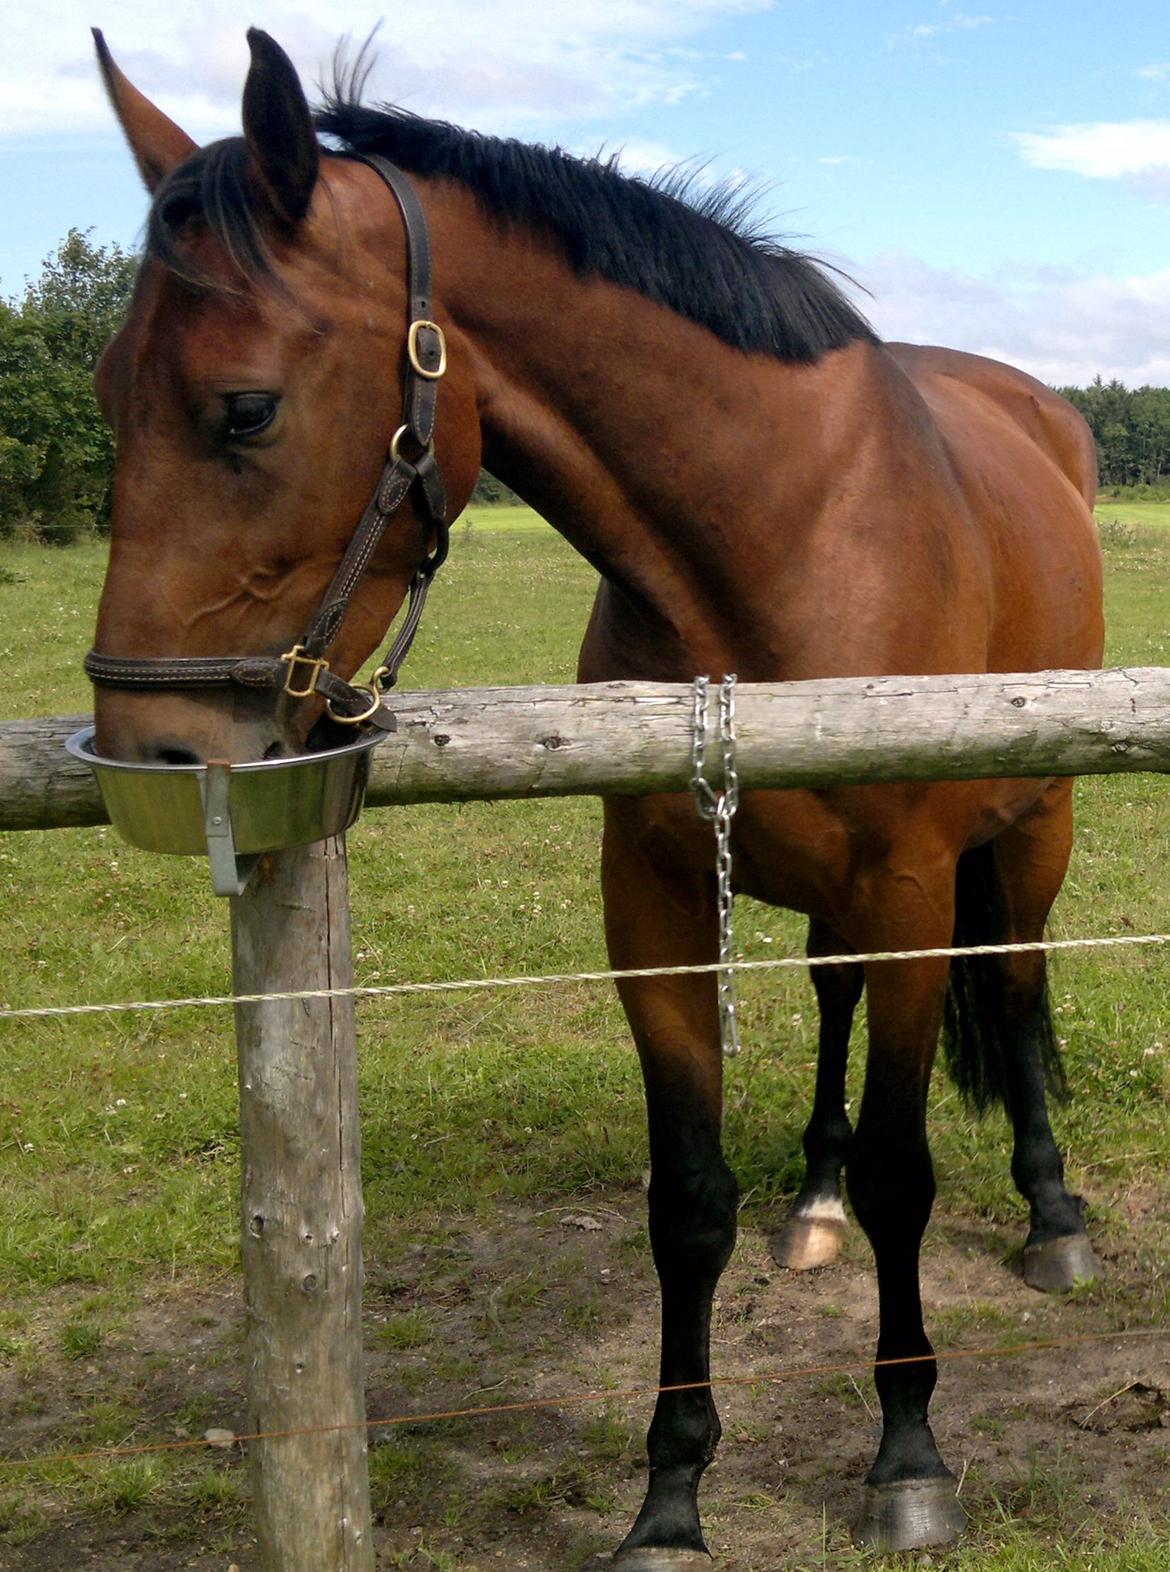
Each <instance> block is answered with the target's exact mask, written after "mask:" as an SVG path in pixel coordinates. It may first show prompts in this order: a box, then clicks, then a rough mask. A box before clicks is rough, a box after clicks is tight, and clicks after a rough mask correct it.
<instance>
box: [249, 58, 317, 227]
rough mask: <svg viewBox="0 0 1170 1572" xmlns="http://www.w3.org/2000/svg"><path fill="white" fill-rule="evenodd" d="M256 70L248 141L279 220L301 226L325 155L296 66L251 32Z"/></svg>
mask: <svg viewBox="0 0 1170 1572" xmlns="http://www.w3.org/2000/svg"><path fill="white" fill-rule="evenodd" d="M248 48H249V49H250V50H251V51H252V66H251V69H250V70H249V72H248V80H247V81H246V82H245V84H244V136H245V137H246V138H247V142H248V147H249V148H250V150H251V153H252V158H253V161H254V163H255V165H256V172H257V174H258V175H259V178H260V184H261V186H262V187H263V190H264V194H265V196H266V197H267V198H268V201H269V203H270V204H271V206H272V208H273V210H274V212H275V213H276V216H277V218H278V219H280V220H281V221H282V222H283V223H285V224H288V225H290V226H291V225H295V224H299V223H300V221H301V219H302V218H304V216H305V214H306V213H307V212H308V211H309V203H310V202H311V201H312V199H313V187H314V186H315V185H316V183H317V172H318V169H319V168H320V163H321V154H320V150H319V148H318V146H317V138H316V135H315V133H314V131H313V121H312V117H311V115H310V114H309V105H308V103H307V102H306V100H305V92H304V89H303V88H302V86H301V82H300V78H299V77H298V76H297V73H296V71H295V69H294V67H293V63H292V61H291V60H290V59H289V57H288V56H287V55H286V54H285V52H284V50H283V49H282V48H281V47H280V45H279V44H277V43H276V42H275V41H274V40H273V39H271V38H269V36H268V34H267V33H264V32H261V30H260V29H259V28H258V27H250V28H249V29H248Z"/></svg>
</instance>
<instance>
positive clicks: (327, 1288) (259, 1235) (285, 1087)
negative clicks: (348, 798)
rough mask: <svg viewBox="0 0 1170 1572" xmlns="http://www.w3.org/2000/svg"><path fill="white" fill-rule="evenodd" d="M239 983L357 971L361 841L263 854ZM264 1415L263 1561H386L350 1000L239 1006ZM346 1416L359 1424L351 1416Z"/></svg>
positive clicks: (280, 983)
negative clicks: (371, 1441)
mask: <svg viewBox="0 0 1170 1572" xmlns="http://www.w3.org/2000/svg"><path fill="white" fill-rule="evenodd" d="M231 904H232V960H233V975H234V982H235V989H236V992H237V993H279V992H281V991H284V990H289V989H313V988H344V987H349V986H351V984H352V981H353V955H352V946H351V941H350V924H349V892H348V878H347V871H346V860H345V840H344V837H342V836H338V837H336V838H335V839H333V840H329V841H323V842H319V843H318V844H317V845H315V846H304V847H296V848H294V849H293V850H291V851H284V852H279V853H274V854H272V855H270V856H268V857H265V858H264V859H263V861H262V862H261V865H260V867H259V868H258V869H257V871H256V874H255V876H254V877H253V879H252V882H251V884H250V885H249V886H248V888H247V889H246V890H245V891H244V893H243V894H242V895H239V896H235V897H234V898H233V899H232V903H231ZM236 1036H237V1044H238V1049H239V1071H240V1135H241V1144H242V1170H243V1182H242V1197H241V1206H242V1210H241V1232H242V1239H243V1268H244V1292H245V1298H246V1301H247V1307H248V1352H247V1357H248V1423H249V1428H250V1429H251V1430H253V1431H261V1432H262V1431H277V1432H279V1431H294V1432H302V1433H298V1434H292V1435H284V1436H280V1437H274V1438H273V1439H272V1440H269V1441H254V1442H251V1443H249V1448H248V1450H249V1456H250V1461H251V1475H252V1489H253V1494H254V1499H255V1516H256V1522H257V1525H258V1529H259V1537H260V1557H261V1567H262V1568H263V1572H373V1568H374V1545H373V1537H372V1533H371V1528H370V1486H369V1469H368V1461H367V1432H366V1430H365V1428H364V1420H365V1396H364V1388H363V1360H362V1331H361V1308H362V1245H361V1229H362V1192H361V1173H360V1161H361V1137H360V1133H359V1124H358V1097H357V1051H356V1033H355V1028H354V1005H353V1000H352V999H300V1000H278V999H272V1000H266V1001H264V1002H263V1003H260V1004H240V1005H237V1006H236ZM339 1426H348V1427H349V1428H345V1429H341V1428H337V1427H339Z"/></svg>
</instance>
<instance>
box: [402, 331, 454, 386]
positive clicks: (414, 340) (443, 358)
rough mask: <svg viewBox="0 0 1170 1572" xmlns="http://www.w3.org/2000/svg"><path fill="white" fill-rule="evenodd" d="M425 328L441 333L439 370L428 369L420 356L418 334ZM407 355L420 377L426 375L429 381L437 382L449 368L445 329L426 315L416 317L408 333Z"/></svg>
mask: <svg viewBox="0 0 1170 1572" xmlns="http://www.w3.org/2000/svg"><path fill="white" fill-rule="evenodd" d="M423 328H430V330H431V332H432V333H437V334H438V335H439V369H438V370H437V371H428V369H427V368H426V366H424V365H423V363H422V361H420V360H419V358H418V336H419V334H420V333H421V332H422V330H423ZM406 355H407V359H408V360H409V361H410V363H411V365H412V366H413V367H414V369H415V371H416V372H417V373H418V375H419V376H420V377H424V378H425V379H426V380H427V381H428V382H437V381H438V380H439V378H440V377H441V376H443V375H444V373H445V372H446V370H447V340H446V338H445V337H444V336H443V330H442V328H441V327H440V326H439V324H438V323H437V322H431V321H429V320H428V319H427V318H426V317H416V318H415V319H414V321H413V322H412V323H411V324H410V331H409V332H408V333H407V335H406Z"/></svg>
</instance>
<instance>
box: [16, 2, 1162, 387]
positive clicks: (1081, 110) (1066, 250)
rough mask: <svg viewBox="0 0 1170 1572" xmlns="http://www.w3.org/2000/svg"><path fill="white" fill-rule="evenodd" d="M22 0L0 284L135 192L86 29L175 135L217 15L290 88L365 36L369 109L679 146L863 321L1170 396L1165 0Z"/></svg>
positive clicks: (673, 156) (887, 331) (1042, 372)
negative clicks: (840, 292)
mask: <svg viewBox="0 0 1170 1572" xmlns="http://www.w3.org/2000/svg"><path fill="white" fill-rule="evenodd" d="M981 3H982V0H970V3H967V0H888V3H887V0H426V3H425V5H423V6H419V5H418V4H414V5H406V4H403V3H401V0H374V3H366V0H327V3H326V0H295V3H292V0H255V3H253V4H252V5H251V6H250V7H249V8H248V9H247V10H243V9H241V7H240V6H239V5H238V4H237V3H235V0H231V3H226V0H170V3H169V4H167V5H166V6H160V5H158V4H156V3H148V0H88V3H87V4H86V5H85V6H84V7H81V6H79V5H78V4H77V0H46V8H45V10H44V11H41V10H40V8H39V7H38V6H36V5H33V4H27V5H21V6H16V5H12V6H7V7H5V15H4V19H3V20H0V192H2V193H3V224H2V227H0V295H2V296H6V297H11V296H18V295H19V294H20V293H21V292H22V290H23V288H24V284H25V281H26V279H27V278H29V277H35V276H36V275H37V273H38V272H39V270H40V263H41V261H42V259H43V258H44V257H45V256H47V255H48V254H50V253H51V252H52V251H53V250H54V249H55V248H56V245H57V243H58V242H59V241H60V240H61V239H62V238H63V236H64V235H65V234H66V233H67V232H68V230H69V229H70V228H73V227H76V228H79V229H89V230H91V231H92V238H93V239H94V240H95V241H97V242H98V243H102V244H106V243H109V242H117V243H118V244H120V245H122V246H126V247H130V246H133V245H134V244H135V243H136V241H137V240H138V238H139V235H140V231H141V226H142V221H143V219H144V217H145V207H146V204H145V196H144V193H143V191H142V188H141V186H140V185H139V183H138V177H137V174H136V172H135V169H134V166H133V164H132V163H131V160H130V157H129V154H128V152H127V151H126V149H125V146H124V144H123V143H122V140H121V137H120V133H119V132H118V130H117V128H116V126H115V124H114V122H113V118H112V116H111V113H110V110H109V107H108V105H107V104H106V102H105V98H104V96H103V93H102V90H101V87H100V84H99V79H98V74H97V70H96V67H95V64H94V60H93V51H92V44H91V40H90V34H89V28H90V26H91V24H92V25H97V26H100V27H101V28H103V30H104V32H105V35H106V38H107V41H108V42H109V44H110V47H111V48H112V50H113V52H114V54H115V57H116V59H117V60H118V62H119V64H120V65H121V67H122V69H123V70H124V71H125V72H126V74H127V75H128V76H129V77H130V78H131V80H132V81H134V82H135V83H136V85H137V86H138V87H139V88H141V89H142V91H144V92H145V93H147V95H148V96H150V97H151V98H153V99H154V100H155V101H156V102H157V103H158V104H159V105H160V106H161V107H162V108H163V109H165V110H166V112H167V113H168V114H169V115H170V116H171V118H172V119H174V120H177V121H178V122H179V123H180V124H181V125H182V126H183V127H184V129H185V130H187V131H188V132H189V133H190V134H191V135H192V136H194V137H196V138H197V139H198V140H200V141H207V140H211V139H212V138H214V137H217V136H224V135H230V134H232V133H233V132H235V131H238V129H239V100H240V90H241V87H242V84H243V79H244V75H245V72H246V69H247V60H248V54H247V45H246V43H245V38H244V31H245V27H246V26H247V25H248V24H250V23H251V24H254V25H256V26H260V27H263V28H266V29H267V31H268V32H270V33H271V34H272V36H273V37H274V38H276V39H277V41H278V42H279V43H281V44H282V45H283V46H284V48H285V49H286V50H287V51H288V53H289V54H290V55H291V57H292V59H293V61H294V62H295V64H296V65H297V67H298V69H299V70H300V71H301V73H302V76H303V79H304V81H305V83H306V87H307V89H308V90H309V93H310V97H312V96H313V84H314V83H316V82H318V81H320V80H322V79H324V78H325V77H326V75H327V73H328V68H329V61H330V58H331V56H332V53H333V49H334V46H335V44H336V42H337V40H338V38H339V36H340V35H342V34H349V35H350V36H352V37H353V38H356V39H358V40H360V39H362V38H364V37H365V35H366V34H367V33H369V31H370V30H371V29H372V28H373V27H375V26H378V24H380V29H379V32H378V40H377V49H378V64H377V68H376V70H375V73H374V75H373V77H372V79H371V84H370V89H369V96H370V97H371V98H372V99H374V100H376V101H390V102H396V103H401V104H404V105H406V106H408V107H409V108H411V109H413V110H415V111H417V112H419V113H421V114H427V115H434V116H437V117H441V118H444V119H448V120H454V121H456V122H457V123H459V124H461V125H466V126H473V127H476V128H478V129H479V130H482V131H486V132H492V133H497V134H503V135H509V136H519V137H523V138H524V139H526V140H529V141H537V142H547V143H557V144H559V145H560V146H562V147H565V148H568V149H569V150H571V151H573V152H577V153H581V154H585V155H590V154H593V153H596V152H597V151H598V150H599V149H604V150H605V151H606V152H607V153H613V152H620V154H621V157H622V161H623V164H624V166H625V167H626V168H627V169H628V170H629V171H630V172H631V173H642V172H646V171H649V170H652V169H656V168H658V167H660V166H662V165H664V164H670V163H675V162H678V161H680V160H695V161H697V162H698V163H699V164H700V165H701V166H702V169H703V172H704V173H703V178H710V179H731V180H733V181H742V182H747V183H750V184H751V185H752V186H753V188H758V189H759V190H760V192H761V197H760V201H761V204H762V211H763V213H764V214H765V216H766V217H767V219H768V221H769V223H770V225H771V226H772V227H773V228H774V230H775V231H776V232H778V233H780V234H783V235H785V236H787V237H792V239H793V243H795V244H798V245H799V246H800V247H801V248H802V249H806V250H809V251H812V252H813V253H814V254H816V255H818V256H820V257H823V258H825V259H826V260H828V261H831V262H832V263H833V264H835V265H837V266H839V267H842V268H844V269H845V270H846V271H847V272H848V273H849V274H850V275H851V277H852V278H853V279H855V280H856V282H857V286H858V289H859V290H864V291H868V294H865V295H862V294H859V297H858V298H859V300H860V303H861V304H862V306H863V309H864V310H865V312H866V314H867V315H868V316H869V318H870V320H871V321H872V322H873V324H874V326H875V327H876V328H877V330H878V331H879V332H880V333H881V334H882V335H883V337H886V338H892V339H895V338H901V339H910V340H914V341H917V342H923V343H938V344H948V345H952V346H955V347H957V348H961V349H969V350H974V351H977V352H979V353H981V354H988V355H992V356H995V357H996V358H998V359H1002V360H1008V361H1010V362H1012V363H1013V364H1015V365H1019V366H1022V367H1023V368H1024V369H1025V370H1027V371H1030V372H1032V373H1033V375H1035V376H1038V377H1041V378H1042V379H1043V380H1044V381H1046V382H1050V383H1054V384H1056V385H1065V384H1084V383H1087V382H1089V381H1091V380H1092V378H1093V377H1094V376H1097V375H1100V376H1102V377H1104V378H1106V379H1109V378H1111V377H1117V378H1120V380H1121V381H1123V382H1125V383H1126V384H1127V385H1129V386H1141V385H1142V384H1145V383H1151V384H1157V385H1170V11H1168V9H1167V5H1166V0H1120V3H1114V4H1112V5H1106V4H1103V3H1102V0H1016V3H1015V4H1010V5H1006V6H1000V5H999V4H997V3H995V0H987V3H988V6H989V8H988V9H987V10H986V11H984V10H982V9H981Z"/></svg>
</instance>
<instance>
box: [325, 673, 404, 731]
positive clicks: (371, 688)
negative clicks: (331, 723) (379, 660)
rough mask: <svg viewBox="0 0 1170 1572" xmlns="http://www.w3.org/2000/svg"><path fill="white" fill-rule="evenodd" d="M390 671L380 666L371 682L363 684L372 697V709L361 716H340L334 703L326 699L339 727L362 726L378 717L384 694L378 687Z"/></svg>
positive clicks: (331, 714)
mask: <svg viewBox="0 0 1170 1572" xmlns="http://www.w3.org/2000/svg"><path fill="white" fill-rule="evenodd" d="M388 670H389V667H387V666H379V667H378V669H377V671H376V672H375V673H374V675H373V677H372V678H371V679H370V681H369V682H363V683H362V687H363V688H365V690H366V692H367V693H368V694H369V695H370V707H369V709H368V710H363V711H362V712H361V714H360V715H339V714H338V713H337V711H336V710H335V709H334V708H333V704H332V702H331V701H330V700H329V699H326V700H325V708H326V709H327V710H328V711H329V716H330V719H332V720H335V721H336V722H337V724H338V725H339V726H360V725H361V724H362V723H363V721H368V720H369V719H370V717H371V716H373V715H376V714H377V713H378V711H379V710H380V709H381V707H382V692H381V689H380V688H379V687H378V681H379V679H380V678H381V677H384V676H385V675H386V673H387V671H388Z"/></svg>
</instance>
